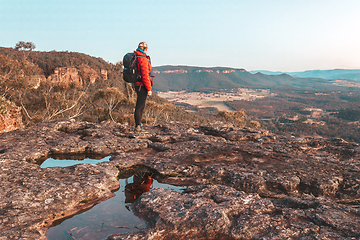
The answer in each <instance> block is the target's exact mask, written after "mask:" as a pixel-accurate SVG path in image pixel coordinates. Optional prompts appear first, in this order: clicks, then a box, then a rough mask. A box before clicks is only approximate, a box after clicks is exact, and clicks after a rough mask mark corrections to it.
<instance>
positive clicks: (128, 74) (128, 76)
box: [123, 52, 139, 83]
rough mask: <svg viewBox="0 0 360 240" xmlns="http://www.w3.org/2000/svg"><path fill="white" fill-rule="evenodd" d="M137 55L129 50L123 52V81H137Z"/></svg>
mask: <svg viewBox="0 0 360 240" xmlns="http://www.w3.org/2000/svg"><path fill="white" fill-rule="evenodd" d="M137 58H138V56H137V54H136V53H134V52H131V53H127V54H125V56H124V58H123V64H124V71H123V78H124V81H125V82H128V83H135V82H136V81H138V80H139V79H138V73H137V63H136V60H137Z"/></svg>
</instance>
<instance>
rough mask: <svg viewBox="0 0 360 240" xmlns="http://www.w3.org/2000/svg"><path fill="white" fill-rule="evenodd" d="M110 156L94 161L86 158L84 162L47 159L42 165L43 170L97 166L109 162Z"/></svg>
mask: <svg viewBox="0 0 360 240" xmlns="http://www.w3.org/2000/svg"><path fill="white" fill-rule="evenodd" d="M109 159H110V156H107V157H104V158H102V159H92V158H85V159H83V160H68V159H54V158H48V159H46V160H45V161H44V162H43V163H42V164H41V165H40V167H41V168H48V167H68V166H73V165H77V164H81V163H90V164H96V163H100V162H106V161H109Z"/></svg>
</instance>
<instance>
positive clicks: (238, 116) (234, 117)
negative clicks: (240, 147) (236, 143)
mask: <svg viewBox="0 0 360 240" xmlns="http://www.w3.org/2000/svg"><path fill="white" fill-rule="evenodd" d="M216 116H217V117H219V118H222V119H223V120H225V121H227V122H232V123H233V124H234V125H235V126H238V127H244V126H245V125H246V122H247V116H246V111H245V110H243V109H242V110H238V111H233V112H228V111H220V112H219V113H218V114H217V115H216Z"/></svg>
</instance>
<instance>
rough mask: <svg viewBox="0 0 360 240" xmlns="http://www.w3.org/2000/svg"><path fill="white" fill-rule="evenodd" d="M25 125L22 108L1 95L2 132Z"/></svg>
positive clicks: (0, 123) (0, 117)
mask: <svg viewBox="0 0 360 240" xmlns="http://www.w3.org/2000/svg"><path fill="white" fill-rule="evenodd" d="M23 127H24V124H23V120H22V113H21V108H20V107H17V106H15V104H14V103H11V102H10V101H6V99H5V98H3V97H1V96H0V133H1V132H8V131H12V130H16V129H20V128H23Z"/></svg>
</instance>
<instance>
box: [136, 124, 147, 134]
mask: <svg viewBox="0 0 360 240" xmlns="http://www.w3.org/2000/svg"><path fill="white" fill-rule="evenodd" d="M134 132H135V133H147V131H145V130H144V129H143V128H142V126H141V125H137V126H136V127H135V130H134Z"/></svg>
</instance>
